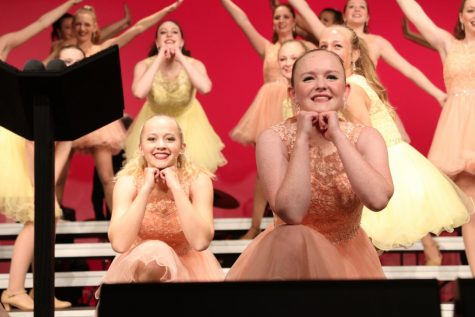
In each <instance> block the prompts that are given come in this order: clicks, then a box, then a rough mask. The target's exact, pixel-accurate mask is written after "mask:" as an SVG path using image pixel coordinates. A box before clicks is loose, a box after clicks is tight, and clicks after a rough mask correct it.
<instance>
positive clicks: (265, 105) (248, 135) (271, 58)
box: [230, 43, 288, 145]
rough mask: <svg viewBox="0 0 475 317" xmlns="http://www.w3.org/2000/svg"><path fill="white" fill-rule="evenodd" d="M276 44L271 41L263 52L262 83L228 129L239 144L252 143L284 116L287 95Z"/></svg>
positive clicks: (278, 45) (278, 44) (286, 85)
mask: <svg viewBox="0 0 475 317" xmlns="http://www.w3.org/2000/svg"><path fill="white" fill-rule="evenodd" d="M280 46H281V45H280V43H275V44H272V45H270V46H269V47H268V48H267V50H266V52H265V55H264V68H263V70H264V85H262V86H261V88H260V89H259V91H258V92H257V95H256V97H255V98H254V100H253V102H252V103H251V105H250V106H249V108H248V109H247V110H246V112H245V113H244V115H243V116H242V118H241V119H240V120H239V122H238V124H237V125H236V127H234V129H232V130H231V132H230V137H231V139H233V140H234V141H236V142H239V143H241V144H243V145H254V144H255V143H256V139H257V136H258V135H259V134H260V133H261V132H262V131H263V130H264V129H267V128H269V127H270V126H272V125H274V124H276V123H279V122H281V121H283V120H284V119H285V118H284V116H283V112H284V110H283V109H282V107H283V106H285V101H286V99H287V97H288V93H287V87H288V84H287V79H285V78H284V77H283V76H282V74H281V71H280V66H279V63H278V56H277V54H278V53H279V49H280Z"/></svg>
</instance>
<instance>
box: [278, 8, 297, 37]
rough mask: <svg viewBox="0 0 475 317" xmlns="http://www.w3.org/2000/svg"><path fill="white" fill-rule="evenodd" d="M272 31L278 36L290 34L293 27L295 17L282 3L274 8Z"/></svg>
mask: <svg viewBox="0 0 475 317" xmlns="http://www.w3.org/2000/svg"><path fill="white" fill-rule="evenodd" d="M273 20H274V31H275V32H276V33H277V34H279V36H286V35H289V34H292V32H293V29H294V27H295V18H294V16H293V14H292V12H291V11H290V9H289V8H288V7H286V6H284V5H280V6H278V7H277V8H276V9H275V10H274V17H273Z"/></svg>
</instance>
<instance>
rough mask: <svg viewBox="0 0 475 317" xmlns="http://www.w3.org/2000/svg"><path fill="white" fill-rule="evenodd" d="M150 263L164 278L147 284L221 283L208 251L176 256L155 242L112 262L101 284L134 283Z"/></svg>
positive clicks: (215, 261) (121, 255) (160, 242)
mask: <svg viewBox="0 0 475 317" xmlns="http://www.w3.org/2000/svg"><path fill="white" fill-rule="evenodd" d="M152 262H154V263H155V264H156V265H157V266H160V267H163V268H164V270H163V271H164V274H163V275H162V276H160V277H157V280H155V281H150V282H186V281H188V282H189V281H203V282H204V281H210V282H211V281H222V280H223V279H224V273H223V270H222V268H221V266H220V264H219V262H218V260H217V259H216V258H215V256H214V255H213V254H212V253H211V252H210V251H209V250H205V251H201V252H197V251H194V250H190V251H188V252H186V253H185V254H184V255H178V254H177V253H176V252H175V251H174V250H173V249H172V248H171V247H170V246H168V245H167V244H166V243H164V242H162V241H159V240H147V241H143V242H142V243H140V244H139V245H137V246H136V247H135V248H133V249H131V250H129V251H128V252H126V253H123V254H120V255H118V256H116V257H115V258H114V260H113V261H112V263H111V265H110V267H109V269H108V270H107V273H106V275H105V276H104V278H103V280H102V282H103V283H134V282H137V280H136V277H137V276H138V275H140V273H141V272H140V270H141V269H143V267H144V266H146V265H148V264H150V263H152Z"/></svg>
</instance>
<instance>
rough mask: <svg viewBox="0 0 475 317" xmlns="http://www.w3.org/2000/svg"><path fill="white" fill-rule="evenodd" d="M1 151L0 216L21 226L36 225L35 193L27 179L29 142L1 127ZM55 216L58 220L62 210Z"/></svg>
mask: <svg viewBox="0 0 475 317" xmlns="http://www.w3.org/2000/svg"><path fill="white" fill-rule="evenodd" d="M0 147H1V149H2V155H0V212H1V213H3V214H4V215H5V216H7V217H8V218H10V219H12V220H14V221H19V222H21V223H25V222H27V221H34V216H35V205H34V195H35V192H34V188H33V184H32V181H31V180H30V176H29V175H28V169H27V159H26V140H25V139H24V138H22V137H21V136H19V135H17V134H15V133H12V132H10V131H9V130H7V129H5V128H3V127H0ZM55 213H56V217H57V218H59V217H60V216H61V213H62V212H61V209H60V208H59V207H58V208H56V210H55Z"/></svg>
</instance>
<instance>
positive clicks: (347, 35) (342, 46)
mask: <svg viewBox="0 0 475 317" xmlns="http://www.w3.org/2000/svg"><path fill="white" fill-rule="evenodd" d="M352 35H353V34H352V33H351V31H350V30H348V29H346V28H345V27H343V26H331V27H329V28H327V29H326V30H325V31H324V32H323V33H322V36H321V37H320V43H319V44H320V48H321V49H325V50H327V51H331V52H333V53H335V54H337V55H338V56H340V58H341V59H342V61H343V65H344V66H345V72H346V74H347V76H350V75H351V74H352V73H353V70H352V69H353V67H352V63H354V62H356V60H357V59H358V58H359V51H356V50H353V48H352V44H351V38H352Z"/></svg>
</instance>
